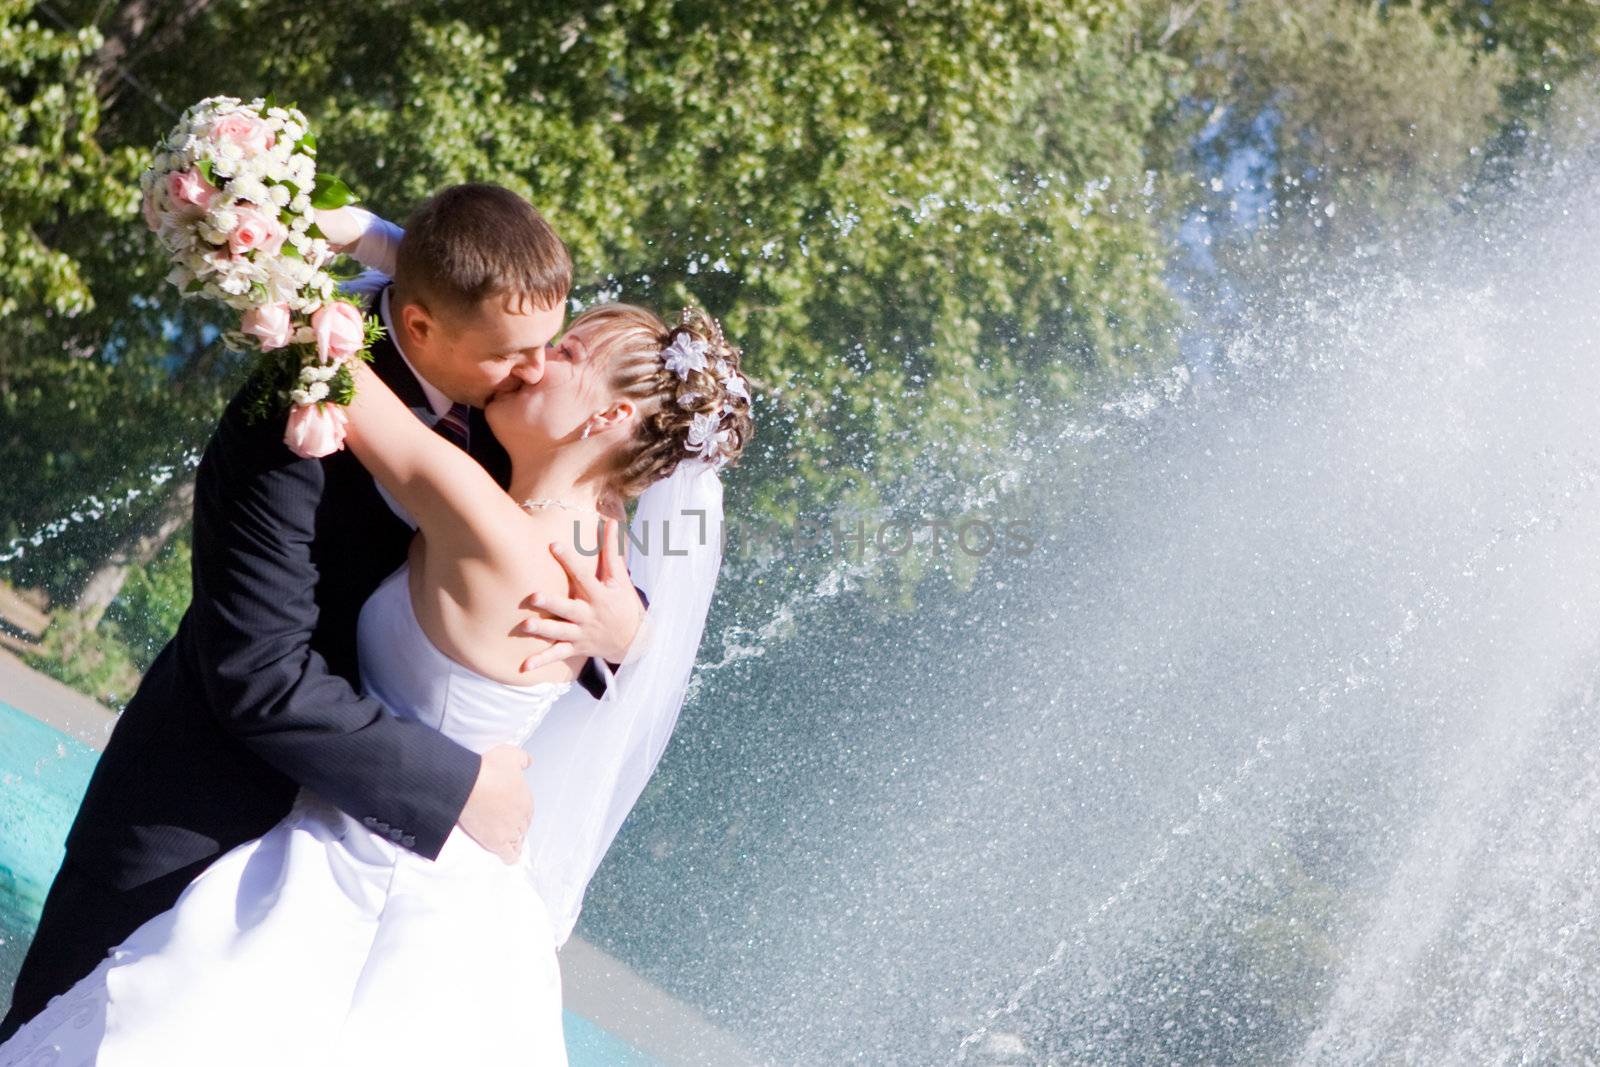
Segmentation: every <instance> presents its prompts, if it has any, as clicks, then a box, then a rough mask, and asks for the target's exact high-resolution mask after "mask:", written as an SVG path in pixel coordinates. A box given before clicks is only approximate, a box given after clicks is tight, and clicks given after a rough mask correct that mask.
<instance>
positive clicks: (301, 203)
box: [289, 193, 311, 215]
mask: <svg viewBox="0 0 1600 1067" xmlns="http://www.w3.org/2000/svg"><path fill="white" fill-rule="evenodd" d="M289 210H290V211H293V212H295V213H296V214H299V215H304V214H306V213H308V212H309V211H310V210H311V198H310V197H309V196H307V195H306V194H305V193H301V194H299V195H298V196H296V197H295V198H294V199H293V200H290V201H289Z"/></svg>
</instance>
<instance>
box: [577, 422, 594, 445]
mask: <svg viewBox="0 0 1600 1067" xmlns="http://www.w3.org/2000/svg"><path fill="white" fill-rule="evenodd" d="M592 429H594V421H593V420H590V421H589V422H586V423H584V424H583V433H581V434H579V435H578V439H579V440H580V441H581V440H585V439H587V438H588V436H589V431H590V430H592Z"/></svg>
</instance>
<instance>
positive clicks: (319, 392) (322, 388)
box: [306, 382, 328, 403]
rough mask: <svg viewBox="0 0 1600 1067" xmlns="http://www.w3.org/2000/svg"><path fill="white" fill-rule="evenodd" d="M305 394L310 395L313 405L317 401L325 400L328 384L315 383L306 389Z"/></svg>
mask: <svg viewBox="0 0 1600 1067" xmlns="http://www.w3.org/2000/svg"><path fill="white" fill-rule="evenodd" d="M306 392H307V393H309V394H311V400H312V402H313V403H315V402H316V401H318V400H326V399H327V397H328V383H327V382H316V383H314V384H313V385H312V386H311V387H310V388H309V389H307V390H306Z"/></svg>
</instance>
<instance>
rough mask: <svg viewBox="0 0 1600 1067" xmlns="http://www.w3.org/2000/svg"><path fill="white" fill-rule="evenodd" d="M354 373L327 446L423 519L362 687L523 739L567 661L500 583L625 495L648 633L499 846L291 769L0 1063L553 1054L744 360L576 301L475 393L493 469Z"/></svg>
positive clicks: (701, 320) (692, 333)
mask: <svg viewBox="0 0 1600 1067" xmlns="http://www.w3.org/2000/svg"><path fill="white" fill-rule="evenodd" d="M358 373H359V378H358V382H357V395H356V400H355V402H354V403H353V404H352V405H351V406H350V408H349V409H348V415H349V426H348V443H349V445H350V447H351V449H352V450H353V451H354V452H355V454H356V456H357V458H359V459H360V460H361V462H362V463H363V464H365V465H366V467H367V468H368V469H369V470H370V471H371V472H372V474H373V475H374V477H375V478H376V479H377V481H378V482H379V483H380V484H381V485H382V486H383V487H384V488H385V489H386V490H388V492H389V493H390V494H391V495H392V496H393V497H394V498H395V499H396V500H397V501H398V502H399V503H400V504H401V506H403V507H404V508H405V509H406V510H407V511H409V512H410V513H411V515H412V516H414V517H415V518H416V519H417V521H418V526H419V530H418V535H417V537H416V539H415V541H414V542H413V544H412V546H411V551H410V556H409V560H408V562H407V564H406V565H405V566H403V567H402V568H401V569H400V570H398V571H397V572H396V573H395V574H394V575H392V576H391V577H390V578H389V579H387V580H386V581H385V582H384V583H383V585H381V586H380V587H379V588H378V590H377V591H376V592H375V593H373V595H372V596H371V598H370V599H368V601H367V602H366V605H365V607H364V608H363V609H362V612H361V617H360V622H359V626H358V641H359V648H360V659H361V674H362V680H363V683H364V686H365V688H366V689H367V690H368V692H370V693H371V694H372V695H374V696H376V697H377V698H378V699H379V700H380V701H381V702H382V703H383V704H384V705H385V706H386V707H387V708H388V709H389V710H390V711H391V712H392V713H393V714H396V715H403V716H413V717H417V718H420V719H422V720H423V721H425V722H427V723H429V724H430V725H433V726H436V727H437V728H438V729H440V730H442V731H444V732H445V733H447V734H449V735H450V736H451V737H452V738H454V739H455V740H457V741H459V742H460V743H462V744H463V745H466V746H467V747H469V748H472V749H474V750H476V751H480V752H481V751H484V750H486V749H488V748H489V747H491V746H493V745H495V744H498V743H502V742H510V743H512V744H523V745H527V744H528V743H529V739H530V736H531V735H532V734H533V731H534V728H535V727H536V726H538V725H539V723H540V721H541V720H542V719H543V718H544V717H545V715H546V713H547V712H549V711H550V709H551V706H552V705H553V704H555V702H556V701H557V699H558V698H559V697H561V696H562V694H563V693H565V692H566V691H567V690H568V689H569V688H570V687H571V685H572V683H573V680H574V678H575V677H576V675H577V671H578V668H579V667H581V666H582V663H581V661H573V660H567V661H564V662H555V663H549V664H542V663H541V662H540V658H539V657H535V658H534V659H532V660H529V659H528V652H527V638H526V637H521V636H518V635H517V630H518V624H519V623H520V622H521V621H522V620H523V619H524V618H525V617H526V611H525V609H524V608H523V605H521V604H519V603H518V602H516V601H515V600H514V599H513V598H511V597H508V596H507V593H506V591H507V590H519V591H525V590H528V589H534V590H536V591H538V595H539V597H540V598H541V599H542V598H545V597H549V598H561V597H566V596H567V595H569V593H570V589H569V585H568V582H569V579H568V577H567V575H566V573H565V572H564V571H563V570H562V569H561V566H560V564H559V563H557V562H556V561H555V560H554V559H553V558H552V556H551V554H550V552H548V551H547V550H545V546H547V545H549V544H551V543H553V542H557V541H559V540H563V539H570V538H573V537H575V536H576V537H578V538H579V546H580V547H584V546H587V547H586V548H585V551H586V552H592V551H593V548H594V545H595V540H594V538H595V537H596V536H597V535H596V533H595V530H596V526H597V524H598V523H600V516H601V515H613V516H614V515H616V514H618V513H620V511H621V510H622V507H623V505H624V504H625V503H626V502H627V501H630V500H632V499H634V498H635V497H639V500H638V507H637V509H636V515H635V518H634V522H633V526H634V530H635V532H636V535H637V536H636V540H635V542H634V543H635V546H636V552H635V554H634V558H633V560H631V570H632V574H633V577H634V580H635V581H636V582H637V583H638V584H639V585H640V586H641V587H642V588H643V589H644V590H645V592H646V593H647V594H648V595H649V596H650V600H651V603H652V605H653V606H652V608H651V610H650V613H649V616H647V619H646V627H647V631H648V632H647V633H645V634H643V635H641V639H640V640H639V641H637V642H636V646H639V645H642V647H643V651H642V652H640V653H639V654H638V655H637V657H636V658H635V657H630V663H629V666H628V668H627V670H625V671H623V672H621V673H620V674H619V675H618V677H617V679H616V680H615V681H614V683H613V685H612V686H611V687H610V688H609V689H608V690H607V694H606V697H605V699H604V700H603V701H602V702H601V703H600V704H598V705H590V710H589V712H588V714H587V715H586V716H584V717H583V718H582V719H581V720H577V721H576V722H575V723H574V724H572V725H568V726H564V727H563V729H567V730H570V731H575V733H574V734H573V735H571V736H570V737H569V740H571V741H572V746H571V751H574V752H577V753H580V754H581V758H582V763H581V765H573V761H570V760H569V761H566V763H567V765H565V766H545V765H542V764H541V763H540V762H539V752H540V750H539V747H538V746H537V745H533V746H531V747H530V751H531V752H533V753H534V758H535V763H534V765H533V767H532V771H531V773H532V774H534V775H539V776H544V775H549V776H552V779H553V781H552V784H551V787H550V789H549V792H548V795H549V796H551V797H552V798H553V800H552V802H551V803H550V804H543V802H542V804H541V810H539V811H536V812H535V819H534V827H533V831H532V838H531V839H530V840H529V841H527V842H526V843H524V845H523V848H522V852H521V859H520V862H519V863H518V864H516V865H508V864H507V863H505V862H504V861H503V860H502V859H501V858H500V857H498V856H496V855H494V854H493V853H490V852H489V851H487V850H485V849H484V848H483V847H481V846H480V845H478V844H477V843H476V842H475V841H473V840H472V839H471V838H470V837H467V836H465V835H464V834H463V833H462V832H461V830H460V829H459V827H458V828H457V829H456V830H455V831H454V832H452V834H451V836H450V838H449V839H448V840H447V841H446V842H445V845H444V848H443V850H442V851H441V852H440V854H439V856H438V859H437V860H436V861H431V862H430V861H428V860H425V859H422V858H421V857H419V856H417V855H416V854H414V853H412V852H409V851H407V850H405V849H403V848H401V847H399V846H398V845H397V844H395V843H394V842H392V841H391V840H390V839H389V836H387V835H386V833H385V829H386V828H384V827H381V826H374V825H363V823H362V822H361V821H358V820H356V819H354V818H352V817H351V816H349V815H346V814H344V813H342V812H341V811H339V810H338V809H336V808H335V807H333V806H332V805H331V804H329V803H327V802H326V801H324V800H321V799H320V798H318V797H317V796H315V795H313V794H311V793H310V792H308V791H304V790H302V792H301V794H300V795H299V797H298V798H297V800H296V803H295V806H294V808H293V810H292V811H291V812H290V814H289V815H288V816H286V817H285V818H284V819H283V820H282V821H281V822H279V823H278V824H277V825H276V826H274V827H273V828H272V829H271V830H269V831H268V832H267V833H266V834H265V835H263V836H262V837H259V838H256V839H255V840H252V841H248V842H246V843H245V844H243V845H240V846H239V847H237V848H235V849H233V850H232V851H230V852H228V853H227V854H225V855H224V856H222V857H221V858H220V859H218V860H217V862H216V863H214V864H213V865H212V866H211V867H209V868H207V869H206V870H205V871H204V872H203V873H202V874H200V875H199V876H198V877H197V878H195V880H194V881H193V882H191V883H190V884H189V886H188V887H187V888H186V889H185V890H184V892H183V895H182V896H181V897H180V898H179V899H178V901H177V903H176V904H175V905H174V906H173V907H172V908H171V909H169V910H168V911H166V912H163V913H162V914H160V915H157V916H156V917H155V918H153V919H151V920H150V921H149V922H147V923H145V924H144V925H143V926H141V927H140V928H139V929H138V930H136V931H135V932H134V933H133V934H132V935H131V936H129V937H128V938H127V939H126V940H125V941H124V942H123V943H122V944H121V945H119V946H117V947H116V948H115V949H114V950H113V951H112V953H111V954H110V955H109V956H108V957H107V958H106V960H105V961H103V962H102V963H101V964H100V966H99V967H97V968H96V969H95V971H93V972H92V973H91V974H89V975H88V976H87V977H86V978H84V979H83V980H82V981H80V982H79V983H78V984H77V985H75V986H74V987H73V988H72V989H71V990H70V991H68V992H67V993H66V994H64V995H62V996H60V997H58V998H56V999H55V1000H54V1001H52V1002H51V1004H50V1006H49V1007H48V1008H46V1009H45V1010H44V1011H43V1012H42V1013H41V1014H39V1015H38V1016H36V1017H35V1018H34V1019H33V1020H31V1021H30V1022H29V1023H28V1024H26V1025H25V1026H23V1027H22V1029H21V1030H20V1031H19V1032H18V1033H17V1034H16V1035H15V1036H14V1037H13V1038H12V1040H10V1041H8V1042H7V1043H6V1044H5V1045H4V1046H0V1065H3V1067H11V1065H19V1067H20V1065H34V1064H39V1065H43V1064H60V1065H67V1064H79V1063H98V1064H103V1065H104V1064H109V1065H125V1064H133V1065H145V1064H161V1065H190V1064H218V1063H226V1064H262V1065H266V1064H272V1065H278V1064H358V1063H359V1064H365V1063H392V1064H412V1063H416V1064H421V1063H430V1064H434V1063H475V1064H500V1063H511V1062H517V1063H525V1064H537V1065H548V1064H564V1063H565V1062H566V1052H565V1046H564V1042H563V1038H562V1029H561V986H560V974H559V971H558V968H557V961H556V953H555V949H556V946H557V945H558V944H559V943H560V942H561V941H562V940H563V939H564V937H565V935H566V933H567V931H568V929H570V926H571V923H572V921H573V920H574V918H575V916H576V909H577V900H578V899H579V898H581V895H582V891H583V887H584V886H585V885H586V884H587V882H588V879H589V877H590V875H591V874H592V873H593V871H594V868H595V866H596V865H597V864H598V863H599V859H600V856H601V855H603V853H604V851H605V847H606V845H607V844H608V843H609V842H610V840H611V836H612V835H614V834H615V832H616V829H617V826H618V825H619V824H620V822H621V816H622V815H624V814H626V810H627V808H628V807H630V806H631V804H632V802H633V800H634V799H635V798H636V797H637V795H638V791H639V790H640V789H642V787H643V785H644V780H645V779H646V778H647V777H648V776H649V773H650V771H651V770H652V769H653V767H654V765H655V761H656V759H658V758H659V756H660V753H661V750H662V748H663V747H664V746H665V743H666V735H667V733H669V732H670V730H671V725H672V721H673V717H674V716H675V715H676V712H677V708H678V706H679V705H680V704H681V702H682V699H683V693H684V689H685V686H686V684H687V680H688V674H689V669H690V667H691V666H692V663H693V657H694V653H695V649H696V647H697V646H698V644H699V640H700V636H701V632H702V629H703V627H704V621H705V613H706V609H707V607H708V605H709V601H710V596H711V590H712V586H713V585H714V583H715V580H716V573H717V569H718V567H719V565H720V559H721V547H720V533H721V530H720V517H721V495H722V494H721V484H720V482H719V480H718V478H717V474H716V471H717V469H718V468H719V467H721V466H722V465H724V464H726V463H729V462H731V461H733V460H735V459H737V458H738V455H739V453H740V451H741V450H742V449H743V447H744V445H745V442H746V441H747V440H748V438H749V435H750V432H751V429H752V424H751V421H750V407H749V398H748V394H747V393H746V391H745V388H744V380H743V378H742V377H740V371H739V353H738V351H737V349H735V348H733V347H732V346H730V345H729V344H728V343H727V342H726V341H725V340H724V339H723V337H722V334H721V331H720V329H719V328H718V327H717V325H716V324H715V322H713V321H712V320H711V319H710V317H709V316H707V315H705V314H703V313H701V312H698V311H685V312H684V314H683V316H682V318H681V321H680V322H679V324H678V325H676V326H673V327H670V328H669V327H668V326H667V325H666V324H665V323H664V322H663V321H662V320H661V319H659V318H658V317H656V316H655V315H654V314H652V313H651V312H648V311H645V310H643V309H641V308H636V307H631V306H628V305H621V304H613V305H605V306H600V307H596V308H593V309H591V310H589V311H587V312H585V313H584V314H582V315H580V316H578V317H577V318H576V319H575V320H574V321H573V323H572V326H571V328H570V329H569V330H568V332H567V333H566V335H565V336H564V337H563V338H562V340H561V341H560V343H559V344H557V345H556V346H555V347H554V348H553V349H551V350H549V351H548V353H547V357H546V361H545V370H544V375H543V377H542V379H540V380H539V381H538V382H537V384H533V383H531V382H524V384H521V385H519V386H518V387H516V388H514V389H511V390H508V391H506V392H504V393H502V394H501V395H499V396H497V397H496V398H495V399H494V400H493V401H492V402H491V403H490V404H489V406H488V407H487V409H486V415H487V418H488V422H489V425H490V427H491V428H492V429H493V431H494V433H495V435H496V437H497V438H498V439H499V441H500V443H501V444H502V445H504V446H505V448H506V451H507V452H508V453H509V454H510V456H511V458H512V476H511V482H510V487H509V490H502V489H500V488H499V487H498V486H497V485H496V484H495V482H494V481H493V479H492V478H490V476H489V475H488V474H487V473H485V472H484V470H483V468H482V467H480V466H479V465H478V464H477V463H476V462H475V461H473V460H472V459H471V458H469V457H468V456H467V455H466V454H465V453H463V452H462V451H460V450H459V449H458V448H456V447H455V446H454V445H452V444H450V443H448V442H447V441H445V440H444V438H442V437H440V436H439V435H438V434H436V433H434V432H433V431H431V430H430V429H428V428H427V427H426V426H424V425H423V424H422V423H421V422H420V421H419V420H418V419H417V418H416V417H415V416H414V415H413V414H412V413H411V412H410V411H409V410H408V409H407V408H406V407H405V405H404V404H402V403H401V401H400V400H399V399H398V398H396V396H395V395H394V394H393V393H392V392H391V391H390V390H389V389H388V388H387V387H386V386H385V385H384V384H383V383H382V382H381V381H380V380H379V378H378V377H377V376H376V375H375V374H373V373H372V372H371V371H370V370H369V369H367V368H366V367H365V366H364V365H362V366H360V368H359V371H358ZM641 493H642V494H643V496H642V497H640V494H641ZM649 523H656V524H659V527H660V528H658V529H655V530H653V531H652V530H649V529H645V530H643V531H642V532H641V531H640V527H641V524H649ZM708 525H709V530H710V532H709V537H708V536H707V534H708ZM606 528H607V529H609V527H606ZM652 536H653V537H654V542H653V543H652V542H651V541H650V540H649V538H651V537H652ZM646 545H649V546H650V547H648V548H647V547H645V546H646ZM652 549H653V551H652ZM663 613H665V614H664V615H663ZM546 658H548V657H546ZM541 816H543V818H542V819H541ZM369 822H370V820H369Z"/></svg>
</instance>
